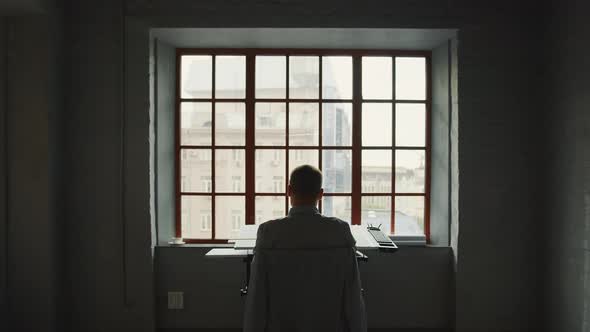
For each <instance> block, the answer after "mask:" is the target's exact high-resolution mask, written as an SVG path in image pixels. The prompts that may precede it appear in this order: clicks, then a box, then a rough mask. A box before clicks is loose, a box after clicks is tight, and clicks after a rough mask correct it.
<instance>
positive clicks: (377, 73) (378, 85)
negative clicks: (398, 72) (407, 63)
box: [363, 57, 393, 99]
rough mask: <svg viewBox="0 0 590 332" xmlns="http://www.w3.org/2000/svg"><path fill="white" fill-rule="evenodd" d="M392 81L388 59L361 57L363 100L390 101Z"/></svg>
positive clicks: (391, 71) (390, 64)
mask: <svg viewBox="0 0 590 332" xmlns="http://www.w3.org/2000/svg"><path fill="white" fill-rule="evenodd" d="M392 80H393V70H392V61H391V58H390V57H363V99H391V97H392V92H393V88H392V86H393V85H392Z"/></svg>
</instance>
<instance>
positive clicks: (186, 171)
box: [180, 149, 212, 193]
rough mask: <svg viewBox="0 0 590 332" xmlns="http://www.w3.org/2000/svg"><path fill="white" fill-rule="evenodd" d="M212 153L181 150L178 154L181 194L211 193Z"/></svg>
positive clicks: (209, 151) (198, 150) (199, 150)
mask: <svg viewBox="0 0 590 332" xmlns="http://www.w3.org/2000/svg"><path fill="white" fill-rule="evenodd" d="M211 158H212V151H211V150H205V149H182V150H181V152H180V165H181V169H180V173H181V179H180V190H181V192H187V193H190V192H207V193H209V192H211V190H212V189H211V188H212V182H211Z"/></svg>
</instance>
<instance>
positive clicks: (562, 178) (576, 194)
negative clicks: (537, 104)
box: [543, 0, 590, 331]
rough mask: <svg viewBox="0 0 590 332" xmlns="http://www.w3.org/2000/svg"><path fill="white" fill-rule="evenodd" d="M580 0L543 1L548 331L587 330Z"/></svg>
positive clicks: (586, 129)
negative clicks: (546, 13)
mask: <svg viewBox="0 0 590 332" xmlns="http://www.w3.org/2000/svg"><path fill="white" fill-rule="evenodd" d="M588 12H590V4H589V3H588V2H587V1H575V0H574V1H550V5H549V7H548V13H549V14H548V16H547V19H548V22H547V24H548V25H547V35H548V43H547V45H548V47H547V50H548V52H547V55H548V57H547V66H546V67H547V69H548V72H547V74H548V75H547V77H546V78H545V82H546V88H547V95H548V103H547V107H546V108H545V109H546V121H547V122H546V126H545V129H546V133H545V137H546V141H545V142H546V144H547V147H548V149H547V152H546V154H545V158H546V159H545V160H546V163H547V166H548V167H547V173H546V174H545V180H544V181H543V182H544V185H545V186H546V187H545V190H544V192H545V193H546V201H545V206H546V207H548V209H547V212H548V213H547V228H546V229H547V233H546V234H547V238H546V243H547V244H548V246H547V249H548V250H547V251H546V254H547V257H548V258H549V261H548V264H547V265H546V269H547V270H546V273H547V276H548V278H547V280H546V285H545V286H546V290H547V295H548V297H547V301H546V308H545V309H546V313H547V314H546V317H547V330H548V331H588V330H590V110H589V105H590V93H589V92H590V78H589V77H588V74H589V73H590V57H589V56H588V54H589V53H590V45H589V44H588V43H587V40H588V36H589V35H590V25H589V24H588V16H587V13H588Z"/></svg>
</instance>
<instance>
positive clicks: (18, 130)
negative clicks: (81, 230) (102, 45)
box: [0, 13, 64, 331]
mask: <svg viewBox="0 0 590 332" xmlns="http://www.w3.org/2000/svg"><path fill="white" fill-rule="evenodd" d="M0 32H1V33H2V37H1V38H0V39H1V40H2V47H1V51H2V52H1V59H2V60H1V61H2V65H0V67H3V73H2V74H1V75H0V80H1V81H2V84H1V86H2V87H3V93H2V94H1V96H2V98H0V102H1V105H2V106H1V115H2V119H3V121H2V123H3V127H2V138H1V141H2V147H3V148H2V150H1V152H2V158H1V159H2V163H3V165H2V166H3V167H2V169H1V170H2V172H1V176H2V182H1V184H2V192H3V195H2V201H3V202H2V205H1V207H2V210H1V212H2V218H1V227H2V232H0V235H1V238H0V245H1V246H2V255H1V258H2V259H1V261H2V265H3V267H2V269H0V272H2V277H1V278H0V280H2V284H1V285H0V290H1V291H0V296H1V303H2V308H1V309H2V313H1V314H2V316H1V317H2V319H1V320H0V321H1V322H2V327H3V328H7V329H8V330H12V331H36V330H44V331H57V330H60V328H61V325H60V311H59V308H60V307H61V305H60V300H61V281H60V280H61V278H62V276H63V274H62V271H63V264H64V261H63V253H62V251H61V249H62V246H61V240H62V237H61V235H60V234H61V232H62V230H63V224H62V220H63V214H62V208H61V207H62V202H63V197H62V195H61V193H62V192H61V181H62V175H63V174H62V172H61V170H62V158H63V154H62V146H63V144H62V141H61V123H62V119H63V113H64V112H63V109H64V104H63V98H61V96H62V95H63V94H62V88H63V84H62V70H63V63H62V61H61V59H62V55H63V53H62V44H63V43H62V35H63V32H62V25H61V17H60V15H59V13H55V15H51V16H28V17H14V18H6V19H3V20H2V27H1V28H0Z"/></svg>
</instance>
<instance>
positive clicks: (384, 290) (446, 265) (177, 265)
mask: <svg viewBox="0 0 590 332" xmlns="http://www.w3.org/2000/svg"><path fill="white" fill-rule="evenodd" d="M209 249H210V248H206V247H183V248H177V247H159V248H156V271H157V272H156V278H157V280H158V281H157V286H156V298H157V312H158V327H160V328H167V329H173V328H197V327H198V328H239V327H240V326H241V324H242V318H243V304H244V297H242V296H241V295H240V288H242V287H243V286H244V281H245V267H244V263H243V262H242V261H241V259H239V258H238V259H236V258H227V259H219V258H217V259H215V258H214V259H211V258H206V257H205V254H206V253H207V251H209ZM367 254H368V255H369V262H367V263H363V262H361V263H360V271H361V278H362V282H363V289H364V294H365V302H366V307H367V316H368V321H369V326H370V327H372V328H391V327H402V328H433V329H441V330H448V329H449V328H450V326H451V318H452V312H453V296H454V294H453V291H452V289H453V288H452V285H451V283H452V279H453V278H452V274H453V267H452V252H451V249H450V248H448V247H440V248H412V247H405V248H403V249H402V250H400V251H399V252H397V253H394V254H389V253H379V252H367ZM189 262H190V263H189ZM168 291H183V292H184V300H185V309H184V310H168V309H167V304H168V303H167V292H168ZM417 308H419V310H417Z"/></svg>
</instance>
